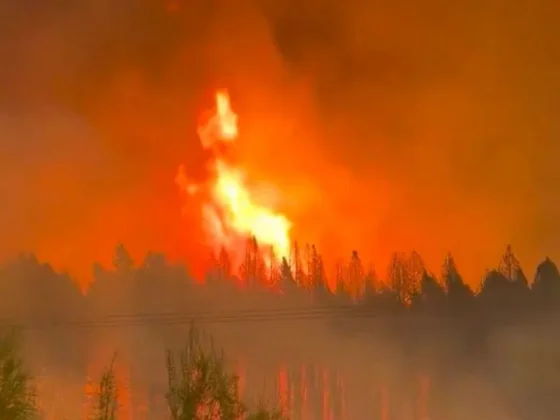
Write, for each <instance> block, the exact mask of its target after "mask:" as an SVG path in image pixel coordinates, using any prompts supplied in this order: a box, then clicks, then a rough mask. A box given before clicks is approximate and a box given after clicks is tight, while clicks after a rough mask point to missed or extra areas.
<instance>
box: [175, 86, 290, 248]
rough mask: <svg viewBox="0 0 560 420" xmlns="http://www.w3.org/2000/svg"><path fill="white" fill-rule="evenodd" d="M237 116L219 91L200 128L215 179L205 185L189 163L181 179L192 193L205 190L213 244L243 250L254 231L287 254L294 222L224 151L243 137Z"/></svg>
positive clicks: (181, 170)
mask: <svg viewBox="0 0 560 420" xmlns="http://www.w3.org/2000/svg"><path fill="white" fill-rule="evenodd" d="M237 119H238V117H237V115H236V114H235V113H234V112H233V110H232V109H231V103H230V98H229V95H228V93H227V92H226V91H219V92H217V93H216V108H215V110H214V112H213V114H212V116H211V117H210V118H209V119H208V120H207V121H205V122H204V124H203V125H202V126H201V127H199V128H198V136H199V138H200V142H201V144H202V147H204V148H205V149H207V150H210V151H212V156H213V158H212V161H211V163H210V167H209V170H210V172H211V177H210V180H209V181H208V182H207V183H205V184H200V183H195V182H192V181H190V180H189V178H188V176H187V171H186V168H185V167H184V166H181V167H179V173H178V175H177V178H176V182H177V184H178V185H179V187H180V188H181V189H182V190H183V191H184V192H186V193H187V194H189V195H195V194H199V193H201V194H204V193H206V195H203V197H204V198H203V205H202V215H203V220H204V224H205V228H206V231H207V233H208V235H209V239H210V242H211V245H212V246H213V247H214V249H219V248H221V247H224V248H225V249H226V250H228V251H229V252H231V253H233V254H237V255H239V251H240V250H239V244H240V243H242V242H243V239H246V238H248V237H250V236H254V237H255V238H256V240H257V242H258V243H259V245H260V246H265V247H270V248H272V249H273V251H274V253H275V255H277V256H278V257H280V258H281V257H286V258H287V257H288V256H289V250H290V228H291V222H290V221H289V220H288V218H287V217H286V216H284V215H283V214H280V213H278V212H276V211H275V210H274V209H273V208H270V207H269V206H266V205H263V204H262V203H259V202H258V200H257V199H256V197H255V194H253V193H252V191H251V189H250V188H249V187H248V186H247V182H246V175H245V173H244V171H243V170H242V169H241V168H240V167H237V166H235V165H234V164H233V163H231V162H230V161H228V159H226V157H225V153H224V151H225V150H227V147H232V145H233V144H234V143H235V141H236V140H237V138H238V134H239V130H238V125H237Z"/></svg>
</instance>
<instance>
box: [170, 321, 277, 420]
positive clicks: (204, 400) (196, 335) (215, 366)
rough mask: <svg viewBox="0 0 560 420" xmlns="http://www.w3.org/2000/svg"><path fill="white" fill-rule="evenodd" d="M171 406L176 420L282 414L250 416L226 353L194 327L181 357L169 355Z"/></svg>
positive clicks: (254, 419) (263, 419) (264, 415)
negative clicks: (229, 369) (228, 363)
mask: <svg viewBox="0 0 560 420" xmlns="http://www.w3.org/2000/svg"><path fill="white" fill-rule="evenodd" d="M167 373H168V392H167V395H166V399H167V403H168V405H169V410H170V413H171V418H172V419H173V420H211V419H216V418H219V419H221V420H239V419H242V418H246V419H251V420H268V419H270V420H280V419H282V416H281V415H280V413H279V412H278V411H275V410H266V409H265V407H264V406H262V407H259V409H258V410H257V411H256V412H255V413H249V412H248V410H247V407H246V406H245V404H244V403H243V402H242V401H241V398H240V395H239V378H238V377H237V375H235V374H233V373H230V372H229V371H228V369H227V366H226V361H225V358H224V355H223V353H221V352H217V351H216V350H215V348H214V346H213V345H212V344H211V342H210V343H208V342H207V343H206V344H205V342H204V341H203V340H202V337H201V334H200V332H199V331H198V330H197V329H196V328H194V327H191V330H190V332H189V336H188V340H187V344H186V346H185V347H184V349H183V350H182V351H181V352H180V354H179V355H178V357H177V356H176V355H174V354H173V353H172V352H171V351H168V352H167Z"/></svg>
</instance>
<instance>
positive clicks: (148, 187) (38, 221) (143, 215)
mask: <svg viewBox="0 0 560 420" xmlns="http://www.w3.org/2000/svg"><path fill="white" fill-rule="evenodd" d="M27 3H29V2H25V1H22V2H17V4H6V5H4V4H3V5H1V6H0V14H1V15H2V16H9V18H8V19H7V21H8V22H11V24H12V23H13V25H12V26H10V27H9V28H8V29H9V32H8V35H9V36H8V37H6V38H5V40H3V41H0V55H1V56H2V63H3V65H2V68H1V69H0V86H2V92H3V97H0V151H1V153H0V175H1V176H0V194H1V196H2V197H3V199H2V203H3V204H2V213H0V232H2V233H3V236H2V239H1V240H0V255H2V256H7V255H10V254H13V253H14V252H17V251H18V250H21V249H27V250H36V251H37V253H38V254H39V256H40V257H41V258H43V259H45V260H47V261H51V262H53V263H54V264H55V265H56V266H57V267H58V268H61V269H69V270H70V271H71V272H72V273H74V274H76V275H77V276H79V277H80V278H87V277H88V276H89V275H90V274H89V273H90V266H91V262H92V261H93V260H100V261H103V262H108V261H110V256H111V251H112V248H113V247H114V245H115V244H116V243H117V242H119V241H122V242H124V243H125V244H126V245H127V247H129V248H130V249H131V251H132V253H133V254H134V255H135V256H136V258H138V259H140V258H141V257H142V255H143V254H144V253H145V252H146V251H147V250H149V249H156V250H164V251H166V252H168V253H169V254H170V255H171V256H172V257H174V258H181V259H183V258H184V259H187V260H190V261H191V262H192V261H201V260H202V259H205V258H206V251H205V250H204V248H203V246H202V245H201V244H202V243H203V242H204V237H203V235H202V230H201V227H200V216H199V213H198V210H197V208H196V206H195V205H194V203H193V205H192V207H191V208H189V209H188V210H187V212H188V217H187V218H182V217H181V206H182V202H181V197H180V196H179V192H178V191H177V188H176V185H175V184H174V182H173V179H174V176H175V173H176V169H177V166H178V165H179V164H180V163H185V164H187V165H188V166H189V167H190V168H191V169H192V171H194V172H195V173H200V174H201V175H202V174H203V173H204V171H203V167H204V164H203V162H204V160H205V159H206V158H207V155H205V153H206V152H204V151H203V150H202V148H201V146H200V144H199V142H198V139H197V137H196V125H197V123H198V118H199V117H200V114H201V112H202V111H203V110H205V109H207V108H209V107H210V106H211V105H212V100H213V93H214V90H215V89H216V88H220V87H226V88H228V89H229V91H230V94H231V97H232V102H233V106H234V108H235V110H236V112H237V113H238V114H239V117H240V122H239V124H240V132H241V137H240V142H239V145H238V147H239V148H238V149H237V150H236V154H237V156H236V157H237V158H238V159H239V160H240V161H242V162H243V163H244V166H245V167H246V168H247V170H248V171H249V172H250V174H251V175H252V176H253V177H254V179H255V180H256V181H267V182H271V183H272V184H275V185H277V186H278V187H279V188H280V189H281V190H282V192H283V197H282V198H283V200H282V202H281V205H282V208H283V209H284V210H285V212H286V213H287V214H288V215H289V216H290V217H291V218H292V219H293V221H294V235H295V236H296V237H297V238H300V239H301V240H302V241H306V240H309V241H312V242H316V243H317V244H318V245H319V247H320V249H323V250H324V251H325V252H326V253H328V254H329V255H333V256H334V255H339V254H340V255H342V254H343V255H349V254H350V251H351V250H352V249H353V248H357V249H358V250H360V252H361V254H362V255H363V258H364V259H365V260H370V259H371V260H374V261H375V262H377V263H378V265H380V266H381V267H380V268H379V271H381V272H384V270H385V268H384V265H385V264H386V260H387V256H388V254H389V253H390V252H391V251H393V250H405V251H406V250H411V249H417V250H418V251H420V253H421V254H422V255H423V256H424V257H425V258H426V260H427V262H428V264H429V266H430V267H431V268H433V269H434V270H436V271H439V263H440V261H442V260H443V256H444V255H445V253H446V252H447V251H448V250H451V251H452V252H453V253H454V254H455V255H456V257H457V260H458V263H459V265H460V268H461V269H462V270H463V272H465V274H466V275H467V276H468V278H469V280H470V282H471V283H476V282H477V281H478V279H479V278H480V276H481V275H482V274H483V270H484V268H485V267H488V266H490V265H493V264H495V263H496V261H497V259H498V258H499V255H500V254H501V252H502V250H503V249H504V248H505V244H506V243H508V242H511V243H512V244H513V246H514V249H515V250H517V252H518V254H519V256H520V258H521V260H522V262H523V263H524V265H525V266H526V267H527V271H529V275H532V271H533V267H534V265H535V264H536V262H537V261H538V259H539V258H541V257H543V256H544V255H550V256H551V257H555V256H560V244H559V243H558V240H557V238H558V237H560V235H559V233H560V225H559V223H558V218H557V216H556V215H557V214H558V210H560V196H559V194H558V192H557V187H556V184H557V181H558V180H559V179H560V167H559V166H558V165H557V164H556V162H555V159H556V156H558V151H559V150H558V149H559V147H560V143H558V142H557V141H556V140H555V139H557V138H558V136H559V135H560V124H559V123H558V121H560V118H559V115H558V109H560V106H559V105H560V104H559V103H558V98H559V97H560V95H559V94H560V83H559V82H558V77H557V74H558V70H560V61H559V60H558V58H557V57H560V51H559V48H560V42H559V39H560V36H559V34H558V30H557V29H556V26H555V25H554V22H555V21H556V20H555V18H553V17H554V16H560V14H559V12H560V11H559V10H558V9H559V6H557V5H556V3H555V2H553V1H548V0H538V1H537V2H536V3H532V6H531V7H530V8H529V6H527V7H526V8H525V6H523V4H522V3H519V5H518V4H516V5H505V4H502V2H499V1H498V0H490V1H488V2H484V4H482V3H481V4H479V5H473V4H472V2H469V1H468V0H460V1H459V2H458V3H457V2H456V3H453V5H451V4H448V3H447V2H443V1H441V0H430V1H428V3H423V5H422V7H419V6H412V5H410V6H407V7H404V6H402V5H398V6H397V5H390V4H376V5H375V4H372V5H368V6H366V5H365V4H363V2H357V1H353V0H351V1H348V2H343V3H340V4H338V3H337V4H335V3H332V4H330V3H331V2H323V3H319V2H314V1H312V0H305V1H301V0H300V1H297V2H296V1H295V0H294V1H283V2H278V1H272V0H270V1H263V2H261V3H250V4H249V2H244V1H241V2H235V3H233V2H226V1H217V2H214V3H213V6H212V7H210V6H208V7H206V6H205V4H207V3H206V2H203V1H194V2H192V4H191V3H189V7H188V8H185V7H183V8H178V10H177V11H176V12H174V13H173V14H170V13H169V12H168V11H167V9H166V8H165V7H164V6H163V5H162V4H160V3H159V2H157V1H155V0H144V1H140V2H138V1H133V0H124V1H122V2H119V5H118V6H116V5H115V3H114V2H111V1H109V0H104V1H91V0H80V1H78V2H75V5H74V6H73V7H72V8H67V9H63V10H62V9H60V10H58V9H56V10H55V9H52V10H51V9H49V6H45V7H44V8H35V7H32V5H31V3H29V4H27ZM178 3H181V2H180V1H178ZM506 6H507V7H506ZM53 7H54V6H53ZM86 16H87V19H85V17H86ZM24 21H25V22H26V24H25V25H23V22H24ZM4 63H7V64H6V65H5V64H4Z"/></svg>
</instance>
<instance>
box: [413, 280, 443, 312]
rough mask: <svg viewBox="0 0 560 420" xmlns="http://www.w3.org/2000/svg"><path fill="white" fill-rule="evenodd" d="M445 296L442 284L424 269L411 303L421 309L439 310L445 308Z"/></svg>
mask: <svg viewBox="0 0 560 420" xmlns="http://www.w3.org/2000/svg"><path fill="white" fill-rule="evenodd" d="M445 302H446V296H445V290H444V289H443V286H442V285H441V284H439V283H438V281H437V280H436V278H435V277H434V276H433V275H431V274H429V273H428V272H427V271H425V270H424V273H423V274H422V280H421V281H420V291H419V293H418V294H417V295H416V296H415V299H414V301H413V305H414V306H415V307H417V308H419V309H421V310H423V311H428V312H439V311H441V310H443V309H444V308H445Z"/></svg>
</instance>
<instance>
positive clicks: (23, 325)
mask: <svg viewBox="0 0 560 420" xmlns="http://www.w3.org/2000/svg"><path fill="white" fill-rule="evenodd" d="M373 315H374V312H373V310H372V309H371V308H364V307H359V306H354V305H336V306H335V305H329V306H317V307H313V308H275V309H264V310H255V309H251V310H230V311H192V312H179V311H173V312H151V313H150V312H145V313H135V314H116V315H109V316H105V317H98V318H93V317H92V318H85V317H82V318H67V317H53V318H44V319H41V320H30V319H27V320H23V322H22V321H21V320H20V322H18V321H17V320H15V319H10V318H3V319H0V325H3V326H14V327H16V328H18V329H24V330H31V329H52V328H64V329H67V328H77V329H83V328H115V327H134V326H141V325H146V326H150V325H153V326H156V325H160V326H161V325H181V324H189V323H194V324H224V323H244V322H265V321H268V322H270V321H303V320H320V319H327V318H339V319H340V318H363V317H371V316H373Z"/></svg>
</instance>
